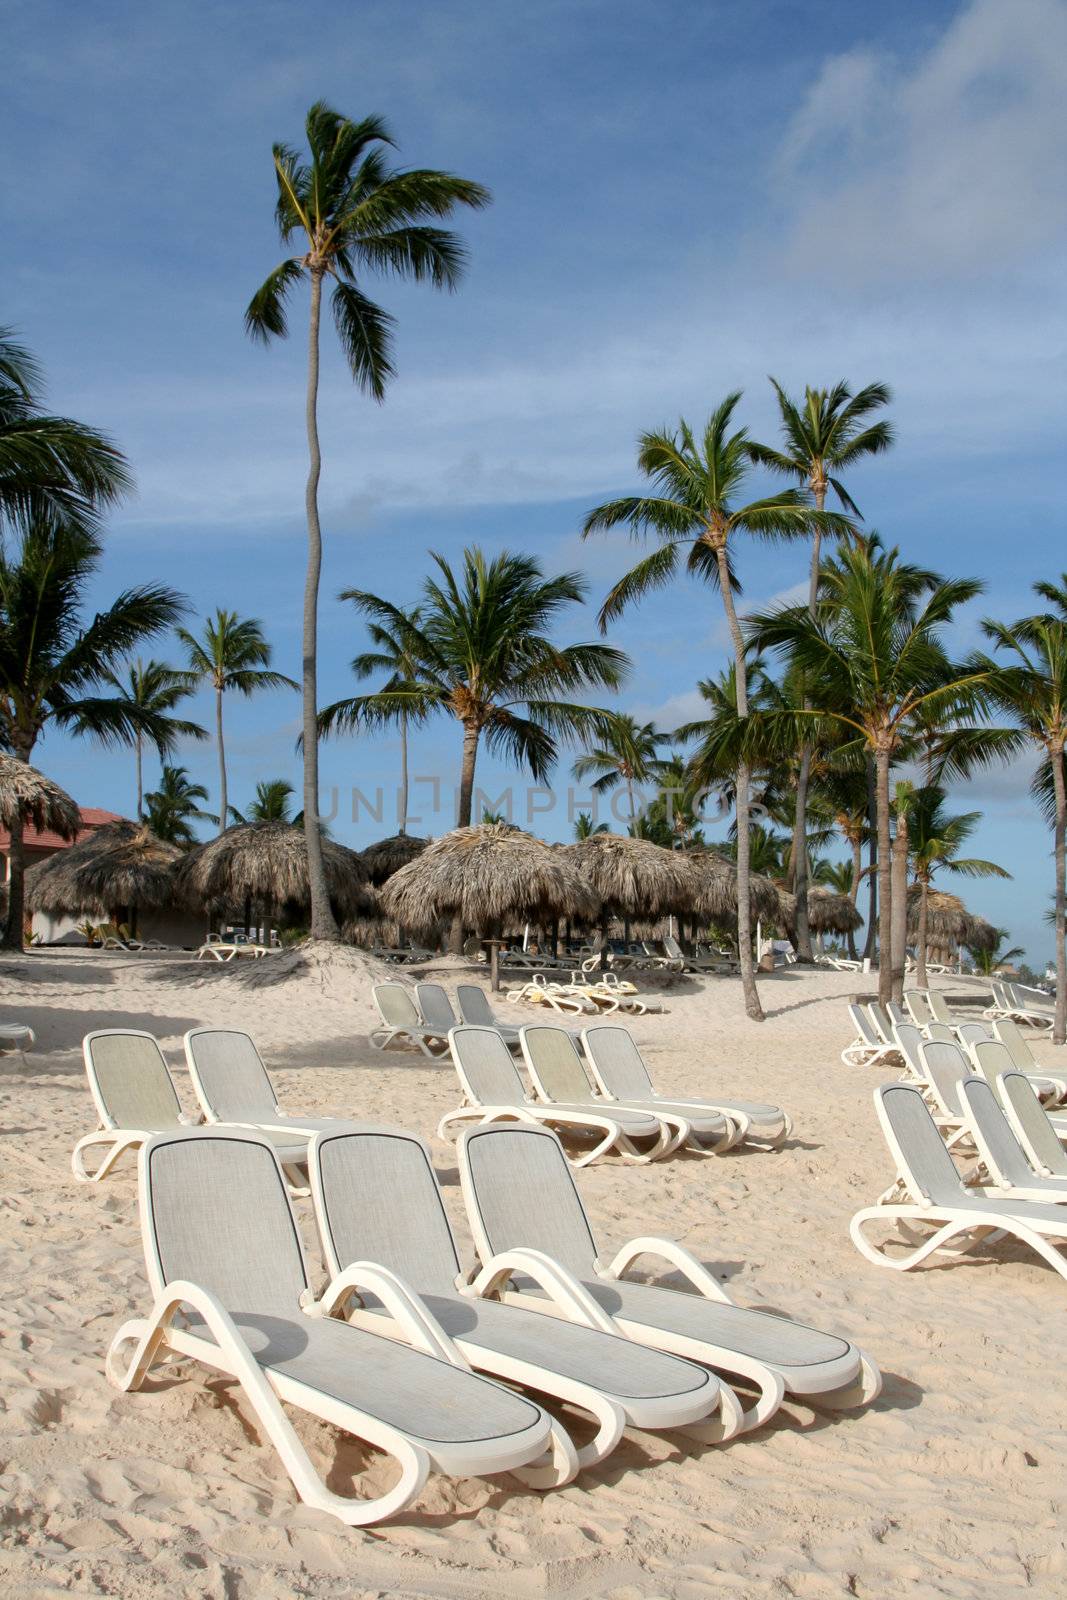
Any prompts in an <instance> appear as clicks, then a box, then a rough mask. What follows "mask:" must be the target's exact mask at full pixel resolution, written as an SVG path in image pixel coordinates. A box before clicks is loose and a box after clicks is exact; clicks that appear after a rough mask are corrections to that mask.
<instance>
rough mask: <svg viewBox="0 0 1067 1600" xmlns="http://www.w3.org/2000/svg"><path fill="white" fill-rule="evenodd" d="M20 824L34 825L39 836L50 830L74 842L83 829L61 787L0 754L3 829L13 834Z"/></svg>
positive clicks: (79, 817) (34, 768)
mask: <svg viewBox="0 0 1067 1600" xmlns="http://www.w3.org/2000/svg"><path fill="white" fill-rule="evenodd" d="M18 822H21V823H22V824H23V826H25V824H26V823H27V822H29V823H32V825H33V826H34V827H35V828H36V829H37V832H38V833H44V832H45V831H46V830H48V831H50V832H51V833H58V834H59V837H60V838H61V839H73V838H74V837H75V836H76V835H77V833H78V830H79V829H80V828H81V812H80V811H79V810H78V807H77V806H76V805H75V803H74V801H73V800H72V799H71V798H70V795H69V794H67V792H66V790H65V789H61V788H60V787H59V784H58V783H53V782H52V780H51V778H46V777H45V775H44V773H43V772H38V771H37V768H36V767H31V766H30V765H29V764H28V762H25V761H19V760H18V759H17V757H15V756H9V755H4V754H3V753H2V752H0V827H3V828H6V829H7V830H8V832H9V833H10V832H11V830H12V828H13V827H14V826H15V825H16V824H17V823H18Z"/></svg>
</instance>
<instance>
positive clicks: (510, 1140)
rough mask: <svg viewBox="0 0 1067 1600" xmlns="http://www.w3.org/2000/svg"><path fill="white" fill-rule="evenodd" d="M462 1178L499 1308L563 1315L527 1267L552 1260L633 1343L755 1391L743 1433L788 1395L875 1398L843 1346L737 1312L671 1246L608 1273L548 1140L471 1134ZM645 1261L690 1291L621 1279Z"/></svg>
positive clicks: (525, 1133) (635, 1242)
mask: <svg viewBox="0 0 1067 1600" xmlns="http://www.w3.org/2000/svg"><path fill="white" fill-rule="evenodd" d="M459 1167H460V1182H461V1185H462V1189H463V1199H464V1203H465V1205H466V1208H467V1215H468V1217H469V1219H470V1224H471V1230H472V1232H473V1234H474V1240H475V1245H476V1248H477V1251H478V1257H479V1260H480V1261H481V1263H482V1271H481V1274H480V1275H479V1278H478V1279H477V1280H476V1281H477V1282H478V1283H479V1284H484V1285H489V1284H492V1285H494V1286H495V1287H496V1289H497V1291H498V1292H499V1293H500V1296H501V1298H502V1299H503V1301H504V1303H505V1304H506V1305H516V1306H524V1307H527V1308H528V1309H530V1310H539V1311H542V1312H545V1313H551V1314H552V1317H553V1318H555V1316H557V1315H559V1311H558V1310H557V1309H556V1308H554V1307H553V1306H552V1304H551V1302H550V1300H549V1299H548V1298H547V1297H546V1296H545V1295H544V1294H543V1293H540V1292H538V1287H537V1285H536V1277H535V1274H534V1272H533V1271H532V1270H528V1269H527V1266H526V1262H527V1261H531V1262H533V1261H536V1262H542V1261H545V1260H546V1259H547V1260H549V1261H551V1262H552V1263H553V1264H555V1265H556V1266H557V1268H558V1270H560V1271H561V1272H562V1273H563V1274H565V1275H566V1280H567V1281H568V1282H570V1283H572V1284H573V1285H574V1287H575V1289H576V1290H580V1291H581V1292H582V1294H583V1295H586V1296H588V1297H589V1298H590V1299H591V1300H593V1301H594V1302H595V1303H596V1304H597V1305H598V1306H600V1307H601V1308H602V1309H603V1310H604V1311H605V1312H607V1313H608V1315H609V1316H610V1317H611V1318H612V1320H613V1322H614V1323H615V1324H616V1325H617V1326H618V1327H619V1328H621V1329H622V1330H623V1332H625V1333H626V1334H627V1335H628V1337H629V1338H631V1339H633V1340H635V1341H636V1342H637V1343H638V1344H642V1345H651V1346H652V1347H653V1348H654V1349H657V1350H665V1351H669V1352H670V1353H671V1354H672V1355H680V1356H686V1357H688V1358H689V1359H690V1360H693V1361H701V1362H704V1363H705V1364H706V1365H707V1366H709V1367H711V1368H712V1370H713V1371H715V1372H720V1373H724V1374H725V1375H726V1377H727V1379H730V1378H731V1377H741V1378H743V1379H744V1380H745V1382H746V1384H747V1385H752V1386H754V1387H755V1388H756V1390H757V1397H756V1400H755V1402H754V1403H753V1404H751V1406H750V1408H749V1409H748V1410H747V1411H746V1412H745V1414H744V1418H743V1426H744V1428H745V1429H746V1430H747V1429H749V1428H753V1427H756V1426H758V1425H759V1424H760V1423H761V1422H765V1421H766V1420H767V1419H768V1418H769V1417H771V1416H773V1415H774V1413H775V1411H777V1409H778V1407H779V1406H780V1404H781V1402H782V1398H783V1396H784V1395H786V1394H789V1395H792V1396H795V1397H796V1398H798V1399H802V1400H803V1401H805V1403H807V1404H809V1405H813V1406H816V1407H818V1406H825V1407H829V1408H831V1409H837V1408H839V1407H850V1406H859V1405H864V1404H866V1403H867V1402H869V1401H871V1400H874V1399H876V1398H877V1396H878V1394H879V1393H880V1391H881V1388H882V1378H881V1374H880V1372H879V1371H878V1368H877V1367H876V1366H875V1364H874V1362H873V1361H871V1360H870V1359H869V1358H868V1357H867V1356H865V1355H864V1354H863V1352H862V1351H861V1350H859V1349H858V1348H857V1347H856V1346H855V1345H853V1344H850V1343H849V1341H848V1340H847V1339H841V1338H837V1337H835V1336H834V1335H832V1334H826V1333H821V1332H819V1331H818V1330H817V1329H815V1328H809V1327H805V1326H804V1325H803V1324H802V1323H797V1322H792V1321H790V1320H789V1319H788V1318H786V1317H780V1316H772V1315H770V1314H769V1313H767V1312H762V1311H749V1310H747V1309H746V1308H745V1307H743V1306H736V1305H734V1304H733V1302H732V1301H731V1300H730V1297H729V1295H728V1294H727V1293H726V1290H725V1289H724V1288H723V1287H722V1285H721V1284H720V1283H719V1281H718V1279H717V1278H715V1277H713V1275H712V1274H711V1272H709V1270H708V1269H707V1268H706V1267H705V1266H704V1265H703V1264H702V1263H701V1262H700V1261H698V1260H697V1259H696V1257H695V1256H693V1255H692V1254H691V1253H690V1252H689V1251H688V1250H686V1249H685V1248H684V1247H683V1246H682V1245H680V1244H677V1243H676V1242H675V1241H674V1240H672V1239H657V1238H649V1237H647V1236H642V1237H639V1238H636V1239H631V1240H630V1241H629V1243H628V1244H624V1245H623V1246H622V1248H621V1249H620V1250H619V1251H618V1253H617V1254H616V1256H615V1257H614V1259H613V1260H611V1261H610V1262H609V1261H608V1259H607V1257H606V1256H605V1255H604V1254H602V1253H599V1252H598V1249H597V1242H596V1239H595V1237H594V1235H593V1232H592V1229H591V1227H590V1223H589V1218H588V1217H587V1216H586V1213H585V1210H584V1208H583V1206H582V1202H581V1198H580V1196H579V1194H578V1190H577V1188H576V1187H575V1183H574V1179H573V1177H572V1176H571V1173H570V1172H569V1171H568V1167H567V1161H566V1158H565V1156H564V1152H563V1148H562V1146H561V1145H560V1142H559V1140H558V1139H557V1138H556V1137H555V1135H554V1134H552V1133H551V1132H550V1131H549V1130H548V1129H544V1128H505V1127H494V1128H469V1129H468V1130H467V1131H466V1132H465V1133H464V1134H463V1136H462V1138H461V1139H460V1143H459ZM641 1256H656V1257H658V1258H659V1259H660V1260H661V1261H663V1262H665V1263H666V1264H667V1266H668V1268H669V1269H670V1270H672V1271H675V1272H679V1273H681V1275H682V1276H683V1277H684V1278H685V1279H686V1280H687V1285H686V1289H685V1290H682V1291H679V1290H676V1289H665V1288H661V1287H660V1286H659V1285H658V1284H649V1283H635V1282H633V1281H632V1280H629V1279H627V1278H626V1277H625V1276H624V1275H625V1273H626V1271H627V1269H628V1268H629V1267H630V1266H631V1264H632V1263H633V1262H634V1261H636V1260H638V1259H639V1258H640V1257H641ZM531 1278H533V1279H534V1284H533V1285H531V1283H530V1279H531Z"/></svg>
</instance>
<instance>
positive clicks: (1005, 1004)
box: [989, 978, 1013, 1011]
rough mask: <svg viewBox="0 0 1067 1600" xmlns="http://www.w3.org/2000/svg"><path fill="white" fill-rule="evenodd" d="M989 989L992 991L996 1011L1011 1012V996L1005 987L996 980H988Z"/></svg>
mask: <svg viewBox="0 0 1067 1600" xmlns="http://www.w3.org/2000/svg"><path fill="white" fill-rule="evenodd" d="M989 987H990V989H991V990H992V993H993V1004H994V1005H995V1006H996V1008H997V1010H998V1011H1011V1010H1012V1009H1013V1007H1012V1003H1011V995H1010V994H1009V993H1008V990H1007V985H1006V984H1003V983H999V982H998V981H997V979H996V978H990V980H989Z"/></svg>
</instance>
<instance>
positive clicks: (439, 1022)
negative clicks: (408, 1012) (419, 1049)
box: [415, 983, 459, 1033]
mask: <svg viewBox="0 0 1067 1600" xmlns="http://www.w3.org/2000/svg"><path fill="white" fill-rule="evenodd" d="M415 1004H416V1005H417V1006H418V1008H419V1015H420V1016H421V1017H422V1020H423V1022H425V1024H426V1026H427V1027H428V1028H440V1029H441V1031H442V1032H443V1033H447V1032H448V1030H449V1028H454V1027H455V1026H456V1023H457V1022H458V1021H459V1018H458V1017H457V1016H456V1013H455V1012H454V1011H453V1010H452V1002H451V1000H450V999H449V998H448V995H447V994H446V993H445V991H444V989H442V987H441V985H440V984H439V983H417V984H416V985H415Z"/></svg>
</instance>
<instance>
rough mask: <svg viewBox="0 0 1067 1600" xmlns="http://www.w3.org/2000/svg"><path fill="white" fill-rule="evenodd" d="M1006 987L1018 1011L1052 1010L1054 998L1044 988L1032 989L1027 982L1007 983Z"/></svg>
mask: <svg viewBox="0 0 1067 1600" xmlns="http://www.w3.org/2000/svg"><path fill="white" fill-rule="evenodd" d="M1004 987H1005V988H1006V989H1007V991H1008V995H1009V997H1010V999H1011V1000H1012V1001H1014V1004H1015V1008H1016V1010H1018V1011H1048V1012H1051V1010H1052V1004H1053V1002H1052V998H1051V996H1050V995H1047V994H1046V993H1045V991H1044V990H1043V989H1031V988H1029V987H1028V986H1027V985H1026V984H1025V983H1006V984H1005V985H1004Z"/></svg>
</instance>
